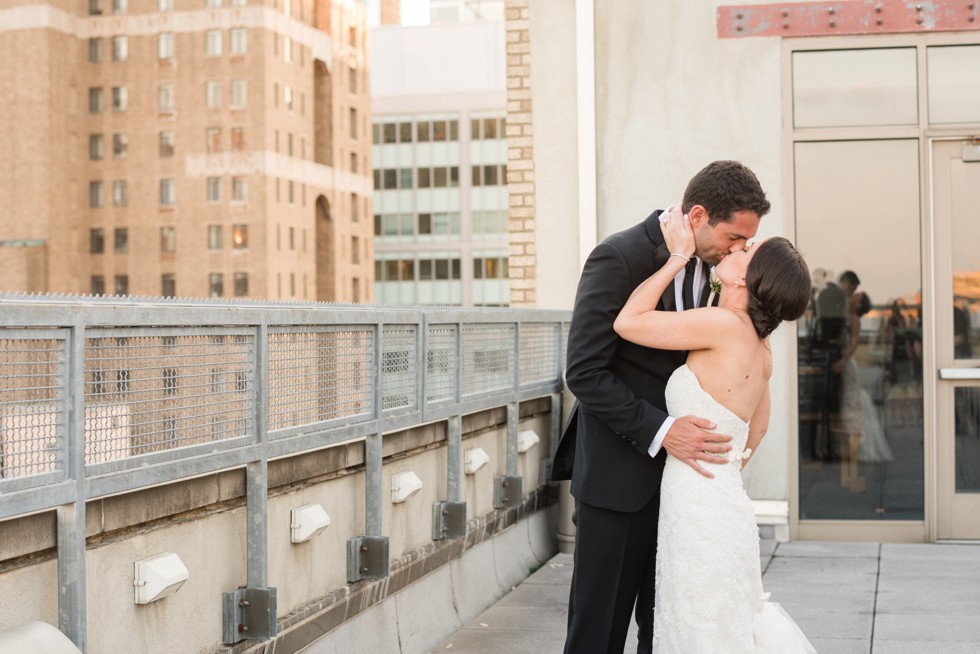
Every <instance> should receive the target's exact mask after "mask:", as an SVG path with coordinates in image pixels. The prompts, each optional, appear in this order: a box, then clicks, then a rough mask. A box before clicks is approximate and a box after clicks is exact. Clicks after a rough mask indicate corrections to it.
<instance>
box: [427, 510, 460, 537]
mask: <svg viewBox="0 0 980 654" xmlns="http://www.w3.org/2000/svg"><path fill="white" fill-rule="evenodd" d="M465 535H466V502H436V503H435V504H433V505H432V540H441V539H443V538H462V537H463V536H465Z"/></svg>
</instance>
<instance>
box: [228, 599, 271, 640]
mask: <svg viewBox="0 0 980 654" xmlns="http://www.w3.org/2000/svg"><path fill="white" fill-rule="evenodd" d="M221 609H222V610H221V614H222V627H221V634H222V638H221V640H222V642H223V643H224V644H225V645H234V644H235V643H237V642H238V641H241V640H245V639H246V638H247V639H250V640H268V639H270V638H272V637H273V636H275V635H276V589H275V588H258V587H255V586H252V587H249V586H239V587H238V588H236V589H235V590H230V591H227V592H225V593H222V594H221Z"/></svg>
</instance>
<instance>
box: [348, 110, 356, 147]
mask: <svg viewBox="0 0 980 654" xmlns="http://www.w3.org/2000/svg"><path fill="white" fill-rule="evenodd" d="M350 137H351V138H352V139H354V140H357V109H355V108H354V107H351V108H350Z"/></svg>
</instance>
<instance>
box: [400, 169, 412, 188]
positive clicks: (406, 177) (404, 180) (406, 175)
mask: <svg viewBox="0 0 980 654" xmlns="http://www.w3.org/2000/svg"><path fill="white" fill-rule="evenodd" d="M414 172H415V171H413V170H412V169H411V168H401V169H399V170H398V188H412V186H413V185H414V182H415V179H414V177H415V175H414Z"/></svg>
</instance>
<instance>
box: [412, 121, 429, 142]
mask: <svg viewBox="0 0 980 654" xmlns="http://www.w3.org/2000/svg"><path fill="white" fill-rule="evenodd" d="M415 140H416V141H418V142H419V143H428V142H429V123H428V122H421V123H418V124H416V125H415Z"/></svg>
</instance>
